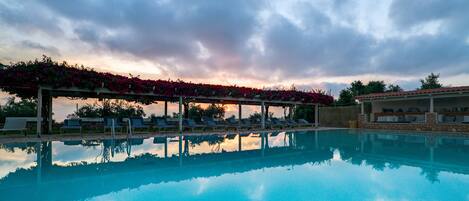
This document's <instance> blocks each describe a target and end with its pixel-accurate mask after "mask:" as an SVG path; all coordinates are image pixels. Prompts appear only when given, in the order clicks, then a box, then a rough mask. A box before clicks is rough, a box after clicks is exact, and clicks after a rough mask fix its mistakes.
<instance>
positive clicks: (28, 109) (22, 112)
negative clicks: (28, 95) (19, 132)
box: [0, 97, 37, 122]
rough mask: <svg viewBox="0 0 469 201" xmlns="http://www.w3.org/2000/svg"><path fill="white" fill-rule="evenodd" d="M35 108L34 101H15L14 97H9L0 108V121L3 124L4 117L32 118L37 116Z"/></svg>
mask: <svg viewBox="0 0 469 201" xmlns="http://www.w3.org/2000/svg"><path fill="white" fill-rule="evenodd" d="M36 107H37V104H36V100H34V99H21V100H20V101H16V98H15V97H9V98H7V102H6V103H5V105H2V106H0V121H1V122H4V121H5V117H34V116H36V115H37V114H36V113H37V110H36Z"/></svg>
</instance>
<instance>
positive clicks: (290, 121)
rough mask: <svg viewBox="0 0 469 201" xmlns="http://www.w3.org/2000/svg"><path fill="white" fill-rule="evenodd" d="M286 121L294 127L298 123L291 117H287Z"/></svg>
mask: <svg viewBox="0 0 469 201" xmlns="http://www.w3.org/2000/svg"><path fill="white" fill-rule="evenodd" d="M286 123H287V125H288V126H290V127H296V126H298V123H296V121H295V120H293V119H288V120H287V122H286Z"/></svg>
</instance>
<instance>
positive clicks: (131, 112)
mask: <svg viewBox="0 0 469 201" xmlns="http://www.w3.org/2000/svg"><path fill="white" fill-rule="evenodd" d="M73 115H74V116H77V117H80V118H83V117H91V118H96V117H121V118H123V117H141V116H145V112H144V111H143V108H142V107H141V106H140V105H137V104H132V103H130V102H126V101H123V100H115V101H110V100H103V101H102V104H99V103H98V102H95V103H93V104H86V105H84V106H81V107H80V108H79V109H78V111H75V113H74V114H73Z"/></svg>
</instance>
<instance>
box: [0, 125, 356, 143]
mask: <svg viewBox="0 0 469 201" xmlns="http://www.w3.org/2000/svg"><path fill="white" fill-rule="evenodd" d="M337 129H347V128H335V127H319V128H311V127H307V128H306V127H304V128H287V129H256V130H240V131H236V130H220V131H216V130H215V131H184V132H183V134H184V135H191V136H194V135H195V136H197V135H230V134H239V133H265V132H267V133H271V132H298V131H323V130H337ZM179 134H180V133H179V132H176V131H165V132H135V133H133V134H132V135H131V136H130V135H128V134H127V133H116V134H115V136H114V137H113V136H112V135H111V133H82V134H80V133H62V134H43V135H42V136H41V137H37V136H36V135H31V134H29V135H27V136H25V135H21V134H8V135H6V134H3V135H0V144H3V143H24V142H42V141H73V140H102V139H110V138H114V139H127V138H150V137H158V136H166V137H177V136H179Z"/></svg>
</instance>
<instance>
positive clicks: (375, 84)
mask: <svg viewBox="0 0 469 201" xmlns="http://www.w3.org/2000/svg"><path fill="white" fill-rule="evenodd" d="M385 89H386V84H384V81H370V82H368V84H367V85H366V86H365V93H364V94H372V93H383V92H384V90H385Z"/></svg>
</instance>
